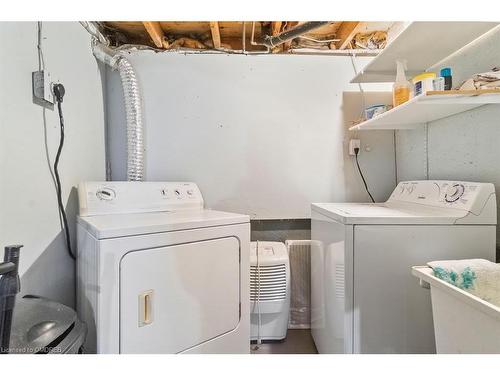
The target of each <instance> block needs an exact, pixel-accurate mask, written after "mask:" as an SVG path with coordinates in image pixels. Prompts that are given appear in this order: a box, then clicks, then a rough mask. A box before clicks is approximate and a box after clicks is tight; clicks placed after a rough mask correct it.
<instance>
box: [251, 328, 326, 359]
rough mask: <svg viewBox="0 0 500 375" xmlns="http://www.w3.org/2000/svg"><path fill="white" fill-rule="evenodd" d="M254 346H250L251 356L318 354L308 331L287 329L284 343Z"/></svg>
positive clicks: (266, 343) (267, 343)
mask: <svg viewBox="0 0 500 375" xmlns="http://www.w3.org/2000/svg"><path fill="white" fill-rule="evenodd" d="M255 346H256V345H255V344H250V349H251V353H252V354H318V351H317V350H316V346H315V345H314V341H313V338H312V336H311V330H309V329H289V330H288V332H287V336H286V339H285V340H284V341H280V342H265V343H263V344H262V345H260V346H259V348H258V349H255Z"/></svg>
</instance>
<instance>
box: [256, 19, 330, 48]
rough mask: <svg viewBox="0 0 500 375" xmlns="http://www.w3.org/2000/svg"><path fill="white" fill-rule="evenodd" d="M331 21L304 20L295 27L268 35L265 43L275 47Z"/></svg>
mask: <svg viewBox="0 0 500 375" xmlns="http://www.w3.org/2000/svg"><path fill="white" fill-rule="evenodd" d="M329 23H331V21H310V22H304V23H302V24H300V25H297V26H295V27H294V28H293V29H290V30H287V31H283V32H282V33H281V34H278V35H274V36H270V35H267V36H266V37H265V38H264V41H263V44H264V45H266V46H267V47H269V48H274V47H276V46H279V45H280V44H282V43H285V42H287V41H289V40H292V39H294V38H297V37H298V36H301V35H302V34H305V33H308V32H310V31H312V30H315V29H317V28H318V27H321V26H324V25H328V24H329Z"/></svg>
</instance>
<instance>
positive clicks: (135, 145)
mask: <svg viewBox="0 0 500 375" xmlns="http://www.w3.org/2000/svg"><path fill="white" fill-rule="evenodd" d="M93 53H94V56H95V57H96V58H97V59H98V60H99V61H101V62H103V63H105V64H107V65H108V66H110V67H111V68H112V69H118V72H119V73H120V79H121V83H122V88H123V97H124V101H125V113H126V119H127V179H128V180H129V181H142V180H143V179H144V128H143V124H142V100H141V91H140V87H139V80H138V79H137V74H136V72H135V70H134V67H133V66H132V64H131V63H130V61H129V60H128V59H127V58H126V57H125V56H124V55H123V54H122V53H120V52H116V51H114V50H113V49H111V48H109V47H107V46H105V45H103V44H101V43H94V44H93Z"/></svg>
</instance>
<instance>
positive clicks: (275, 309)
mask: <svg viewBox="0 0 500 375" xmlns="http://www.w3.org/2000/svg"><path fill="white" fill-rule="evenodd" d="M250 308H251V310H250V312H251V314H250V321H251V330H250V335H251V340H259V339H260V340H283V339H284V338H285V337H286V331H287V327H288V314H289V310H290V262H289V259H288V252H287V249H286V246H285V244H284V243H282V242H264V241H263V242H261V241H258V242H252V243H251V246H250Z"/></svg>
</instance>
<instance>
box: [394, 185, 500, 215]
mask: <svg viewBox="0 0 500 375" xmlns="http://www.w3.org/2000/svg"><path fill="white" fill-rule="evenodd" d="M492 194H493V195H494V194H495V188H494V186H493V184H489V183H480V182H465V181H443V180H423V181H403V182H400V183H399V184H398V186H397V187H396V189H394V191H393V192H392V194H391V197H390V198H389V200H388V202H407V203H417V204H423V205H427V206H434V207H442V208H455V209H460V210H466V211H471V212H474V211H475V210H478V209H479V210H480V209H482V208H483V207H484V205H485V204H486V201H487V200H488V199H489V198H490V196H491V195H492Z"/></svg>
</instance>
